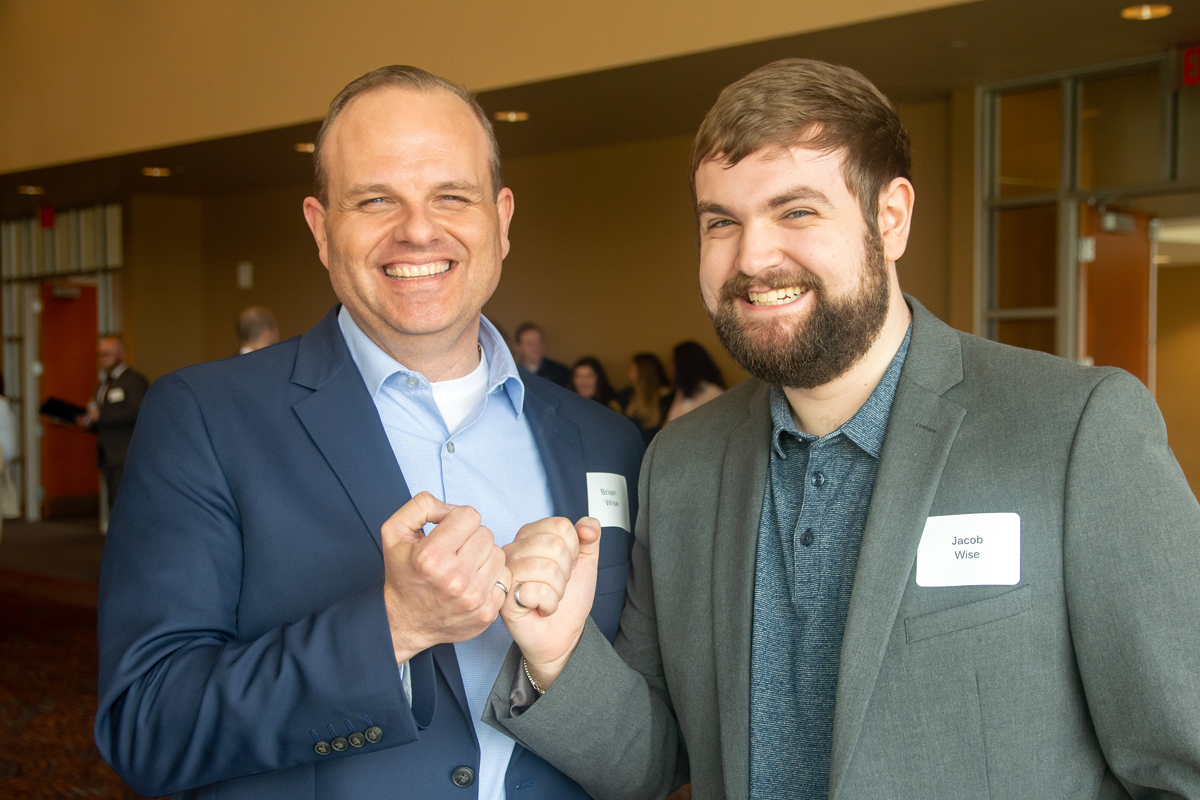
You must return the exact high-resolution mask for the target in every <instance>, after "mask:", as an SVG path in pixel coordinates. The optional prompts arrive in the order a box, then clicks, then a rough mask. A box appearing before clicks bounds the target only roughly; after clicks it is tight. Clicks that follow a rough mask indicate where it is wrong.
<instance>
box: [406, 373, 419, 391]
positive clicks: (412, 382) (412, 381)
mask: <svg viewBox="0 0 1200 800" xmlns="http://www.w3.org/2000/svg"><path fill="white" fill-rule="evenodd" d="M420 382H421V381H420V380H418V379H417V376H416V375H409V376H408V388H410V389H415V388H417V384H418V383H420Z"/></svg>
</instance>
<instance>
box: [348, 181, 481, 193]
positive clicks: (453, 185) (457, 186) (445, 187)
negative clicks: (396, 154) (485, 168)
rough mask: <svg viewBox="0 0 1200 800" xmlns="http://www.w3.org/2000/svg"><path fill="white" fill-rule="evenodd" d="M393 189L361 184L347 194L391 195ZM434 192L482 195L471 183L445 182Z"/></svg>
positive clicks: (373, 184)
mask: <svg viewBox="0 0 1200 800" xmlns="http://www.w3.org/2000/svg"><path fill="white" fill-rule="evenodd" d="M391 191H392V190H391V187H389V186H388V185H387V184H383V183H360V184H359V185H357V186H355V187H353V188H352V189H351V190H350V191H349V192H347V193H346V196H347V197H360V196H362V195H366V194H372V195H374V194H389V193H390V192H391ZM433 191H434V192H438V193H440V192H475V193H476V194H482V190H481V189H480V188H479V185H478V184H476V183H472V182H470V181H443V182H442V183H439V184H437V185H436V186H434V187H433Z"/></svg>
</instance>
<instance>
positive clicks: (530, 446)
mask: <svg viewBox="0 0 1200 800" xmlns="http://www.w3.org/2000/svg"><path fill="white" fill-rule="evenodd" d="M315 158H316V162H315V165H316V175H315V178H316V179H315V184H316V192H315V194H316V196H315V197H309V198H307V199H306V200H305V202H304V214H305V217H306V219H307V221H308V224H309V226H310V228H311V230H312V233H313V236H314V238H315V240H316V243H317V249H318V252H319V254H320V258H321V261H322V262H323V263H324V264H325V266H326V268H327V269H328V271H329V276H330V280H331V282H332V284H333V288H334V291H335V293H336V294H337V296H338V298H339V299H340V300H341V305H340V306H335V307H334V309H333V310H332V311H331V312H330V313H329V314H328V315H327V316H326V317H325V319H324V320H323V321H322V322H320V323H319V324H318V325H317V326H316V327H314V328H312V329H311V330H309V331H308V332H307V333H305V334H303V335H302V336H299V337H297V338H294V339H290V340H288V341H287V342H282V343H280V344H279V345H277V346H275V347H270V348H267V349H265V350H261V351H258V352H254V353H250V354H247V355H244V356H240V357H238V358H235V359H226V360H224V361H220V362H213V363H208V364H201V365H197V366H194V367H189V368H187V369H184V370H180V371H179V372H176V373H174V374H173V375H169V376H167V377H164V378H162V379H160V380H159V381H158V382H156V384H155V386H154V389H153V390H152V391H151V392H150V394H149V395H148V397H147V398H146V404H145V407H144V409H143V412H142V421H141V423H140V424H139V426H138V433H137V436H136V437H135V438H134V443H133V447H132V449H131V452H130V460H129V473H128V475H127V477H126V489H125V491H126V494H127V495H128V500H123V501H122V506H121V507H120V508H119V509H118V513H117V515H116V516H115V517H114V519H113V525H112V529H111V531H110V533H109V539H108V542H107V544H106V546H105V556H104V566H103V572H102V575H101V586H100V622H99V631H100V695H101V699H100V704H99V712H98V714H97V717H96V727H95V731H96V741H97V743H98V745H99V747H100V751H101V752H102V753H103V755H104V756H105V758H106V759H108V761H109V763H111V764H112V765H113V766H114V767H115V769H116V770H117V772H118V773H119V774H120V775H121V776H122V777H124V778H125V780H126V781H127V782H128V783H129V784H130V785H131V786H132V787H133V788H135V789H136V790H137V791H139V792H141V793H142V794H145V795H147V796H152V797H153V796H158V795H162V794H167V793H171V792H181V793H184V794H186V796H188V797H204V798H214V797H220V798H222V799H223V800H228V799H229V798H247V799H249V798H254V800H264V798H278V799H279V800H292V799H293V798H297V797H319V798H363V797H386V796H396V795H397V793H399V794H401V795H403V796H406V797H422V798H440V797H444V798H461V797H480V798H485V799H486V800H500V799H501V798H504V797H506V796H507V797H509V798H513V800H521V798H539V799H541V798H544V799H545V800H550V799H551V798H554V799H555V800H557V798H580V799H581V800H582V798H584V797H585V795H584V793H583V791H582V789H580V788H579V787H578V786H577V785H575V784H574V783H573V782H571V781H570V780H569V779H568V778H566V777H565V776H563V775H562V774H561V773H559V772H558V771H557V770H555V769H554V768H553V767H551V766H549V765H548V764H547V763H546V762H544V761H542V760H541V759H540V758H538V757H537V756H535V755H533V754H532V753H528V752H525V751H524V750H523V749H522V748H519V747H514V745H513V743H512V741H511V740H509V739H508V738H506V737H504V736H503V735H501V734H499V733H497V732H495V731H493V730H492V729H490V728H487V727H486V726H483V725H482V724H481V723H478V722H477V721H478V720H479V718H480V716H481V714H482V706H483V703H484V701H485V699H486V697H487V694H488V691H489V690H490V688H491V685H492V682H493V680H494V678H495V675H496V672H497V671H498V669H499V667H500V664H501V663H502V661H503V659H504V655H505V653H506V652H507V650H508V648H509V643H510V641H511V639H510V638H509V636H508V634H507V632H506V631H505V628H504V625H503V623H502V622H500V621H499V620H498V619H497V611H498V609H499V608H500V607H501V605H502V604H505V603H508V604H510V605H514V606H515V604H516V603H519V602H522V601H523V602H524V604H525V605H526V606H529V607H534V608H543V609H549V608H552V607H553V598H551V597H549V595H546V594H545V591H546V590H545V589H544V588H542V587H544V586H550V587H555V586H557V587H559V588H560V589H561V587H562V584H563V583H564V581H565V580H566V576H567V574H568V573H569V571H570V569H571V561H572V560H573V559H574V560H575V561H576V563H578V564H580V565H582V566H583V567H587V568H589V569H590V570H591V571H592V572H593V573H595V574H597V575H598V579H597V581H596V584H595V591H594V602H593V596H589V598H588V605H589V606H590V607H592V609H593V610H592V614H593V617H594V618H595V619H596V622H597V624H598V625H599V627H600V629H601V630H603V631H606V633H607V635H608V636H609V637H612V636H614V635H615V634H616V627H617V621H618V619H619V615H620V610H621V607H622V605H623V602H624V598H625V592H624V587H625V576H626V575H627V573H628V564H629V549H630V546H631V539H632V537H631V535H630V534H629V532H628V529H629V527H630V524H629V522H628V521H627V520H628V514H630V513H632V512H631V509H632V508H634V503H635V502H636V498H635V497H634V496H633V495H632V494H631V493H629V492H627V491H626V487H627V486H632V484H633V483H634V481H635V480H636V474H637V469H638V465H639V462H640V458H641V444H640V438H639V436H638V434H637V431H636V430H635V429H634V428H633V426H632V425H630V424H629V423H628V421H626V420H624V419H623V418H622V417H620V416H618V415H616V414H613V413H612V412H610V411H607V410H606V409H604V408H601V407H599V406H597V404H595V403H592V402H591V401H589V400H586V399H583V398H580V397H578V396H577V395H574V394H571V393H569V392H566V391H563V390H561V389H559V388H557V387H555V386H552V385H551V384H549V383H547V382H545V381H542V380H540V379H539V378H536V377H535V376H533V375H530V374H529V373H527V372H523V371H520V370H518V368H517V366H516V364H515V363H514V361H513V359H512V356H511V355H510V354H509V352H508V350H507V348H506V347H505V344H504V342H503V339H502V338H501V337H500V336H499V335H498V333H497V332H496V330H495V328H494V327H493V326H492V325H491V323H489V322H488V321H487V320H486V319H484V318H483V317H482V316H481V313H480V311H481V309H482V307H483V304H484V303H485V302H486V301H487V299H488V298H489V297H490V296H491V294H492V292H493V290H494V289H495V288H496V284H497V282H498V281H499V279H500V270H501V262H502V260H503V258H504V257H505V255H507V253H508V249H509V243H508V226H509V220H510V219H511V217H512V213H513V195H512V192H511V191H510V190H509V189H507V188H505V187H504V184H503V179H502V175H501V172H500V163H499V155H498V148H497V145H496V141H495V138H494V135H493V133H492V130H491V125H490V123H489V122H488V119H487V116H486V114H484V112H483V110H482V109H481V108H480V107H479V106H478V104H477V103H476V102H475V100H474V98H473V97H472V96H471V95H470V94H468V93H467V92H466V91H465V90H462V89H460V88H459V87H456V86H454V85H452V84H450V83H448V82H446V81H444V80H442V79H440V78H437V77H435V76H433V75H430V74H429V73H426V72H423V71H421V70H418V69H415V68H413V67H385V68H382V69H379V70H376V71H374V72H372V73H369V74H367V75H365V76H363V77H362V78H359V79H358V80H356V81H354V82H352V83H351V84H350V85H348V86H347V87H346V88H345V89H344V90H342V92H341V93H340V94H339V95H338V96H337V98H335V99H334V101H333V103H332V105H331V107H330V111H329V114H328V116H327V117H326V120H325V123H324V125H323V127H322V129H321V132H320V134H319V135H318V138H317V149H316V156H315ZM601 490H604V492H609V494H602V492H601ZM602 498H611V499H615V500H617V501H619V503H620V504H621V507H622V509H623V511H624V514H625V515H626V516H624V517H619V516H614V515H613V514H612V513H610V512H609V511H608V509H610V508H611V507H610V506H608V505H607V504H605V503H604V502H603V500H602ZM555 515H559V516H561V517H568V518H569V519H570V520H578V521H579V523H578V524H579V526H580V530H581V531H582V532H583V533H585V534H586V535H585V536H582V537H580V538H582V539H583V540H584V542H583V545H584V546H583V547H580V546H579V544H578V543H575V544H574V545H572V546H571V547H566V548H559V549H558V551H557V552H556V554H555V558H551V559H548V560H542V561H528V562H527V563H525V564H522V563H520V561H519V557H520V548H521V547H522V546H524V544H525V543H536V542H538V541H539V537H541V538H545V537H547V536H553V537H555V538H556V540H557V537H558V536H560V535H561V534H565V533H566V531H565V530H559V529H570V533H569V536H571V537H575V536H576V533H575V526H574V525H573V524H572V523H571V522H568V521H566V520H564V519H552V517H554V516H555ZM588 515H591V517H595V516H596V515H600V516H601V517H602V519H600V520H596V519H591V518H589V517H588ZM599 526H606V527H605V536H604V545H603V546H600V547H597V546H596V544H595V541H596V539H597V537H598V536H599ZM519 529H520V530H524V531H525V532H526V534H527V536H526V537H525V538H524V539H523V540H522V544H520V545H517V546H516V547H512V546H510V547H509V550H510V552H512V553H513V554H514V556H515V557H516V558H517V560H516V561H514V565H513V567H512V568H511V569H510V568H509V567H507V566H506V565H505V553H504V552H502V551H501V549H500V547H499V545H508V544H509V543H510V542H511V541H512V540H513V538H514V537H515V535H516V533H517V531H518V530H519ZM527 572H528V573H529V574H534V573H536V574H537V575H538V576H539V580H538V582H537V583H536V584H535V585H532V586H530V587H528V588H526V587H524V586H523V583H524V580H525V575H526V573H527ZM514 581H516V583H514ZM547 581H548V583H546V582H547ZM522 589H524V590H525V591H524V593H522Z"/></svg>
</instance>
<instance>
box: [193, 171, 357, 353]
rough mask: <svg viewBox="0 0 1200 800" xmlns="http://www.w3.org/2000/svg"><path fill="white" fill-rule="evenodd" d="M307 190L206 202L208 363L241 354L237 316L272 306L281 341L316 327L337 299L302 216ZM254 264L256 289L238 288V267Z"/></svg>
mask: <svg viewBox="0 0 1200 800" xmlns="http://www.w3.org/2000/svg"><path fill="white" fill-rule="evenodd" d="M309 190H310V187H308V186H293V187H288V188H284V189H272V190H267V191H257V192H241V193H238V194H233V195H227V196H223V197H214V198H209V199H207V200H205V202H204V220H205V224H204V290H203V303H204V334H203V335H204V358H206V359H214V358H224V357H226V356H229V355H232V354H234V353H236V352H237V349H238V345H239V344H240V343H239V341H238V337H237V332H236V330H235V327H234V326H235V322H236V319H237V314H238V312H239V311H241V310H242V309H243V308H245V307H246V306H251V305H261V306H266V307H268V308H270V309H271V311H272V312H273V313H274V314H275V319H276V320H277V321H278V322H279V333H280V336H281V337H282V338H284V339H286V338H288V337H290V336H296V335H298V334H301V333H303V332H304V331H306V330H308V329H309V328H311V327H312V326H313V325H314V324H315V323H316V322H317V321H318V320H319V319H320V318H321V317H322V316H323V315H324V314H325V312H326V311H328V310H329V307H330V306H332V305H333V304H334V303H336V302H337V298H336V297H335V296H334V294H333V289H331V288H330V286H329V278H328V277H327V273H326V272H325V268H324V267H323V266H321V260H320V259H319V258H318V257H317V246H316V244H315V243H314V242H313V238H312V234H311V233H309V231H308V225H306V224H305V222H304V217H303V215H302V214H301V212H300V204H301V202H302V201H303V200H304V198H305V197H306V196H307V195H308V193H309ZM239 261H249V262H251V263H252V264H253V265H254V286H253V287H252V288H250V289H240V288H238V285H237V264H238V262H239Z"/></svg>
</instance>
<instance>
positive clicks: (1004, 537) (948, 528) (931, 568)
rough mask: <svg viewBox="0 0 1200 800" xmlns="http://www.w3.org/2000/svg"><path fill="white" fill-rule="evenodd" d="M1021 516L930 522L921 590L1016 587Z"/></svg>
mask: <svg viewBox="0 0 1200 800" xmlns="http://www.w3.org/2000/svg"><path fill="white" fill-rule="evenodd" d="M1020 582H1021V516H1020V515H1019V514H952V515H949V516H944V517H930V518H929V519H927V520H926V521H925V532H924V533H922V534H921V544H919V545H918V546H917V586H1016V585H1017V584H1018V583H1020Z"/></svg>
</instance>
